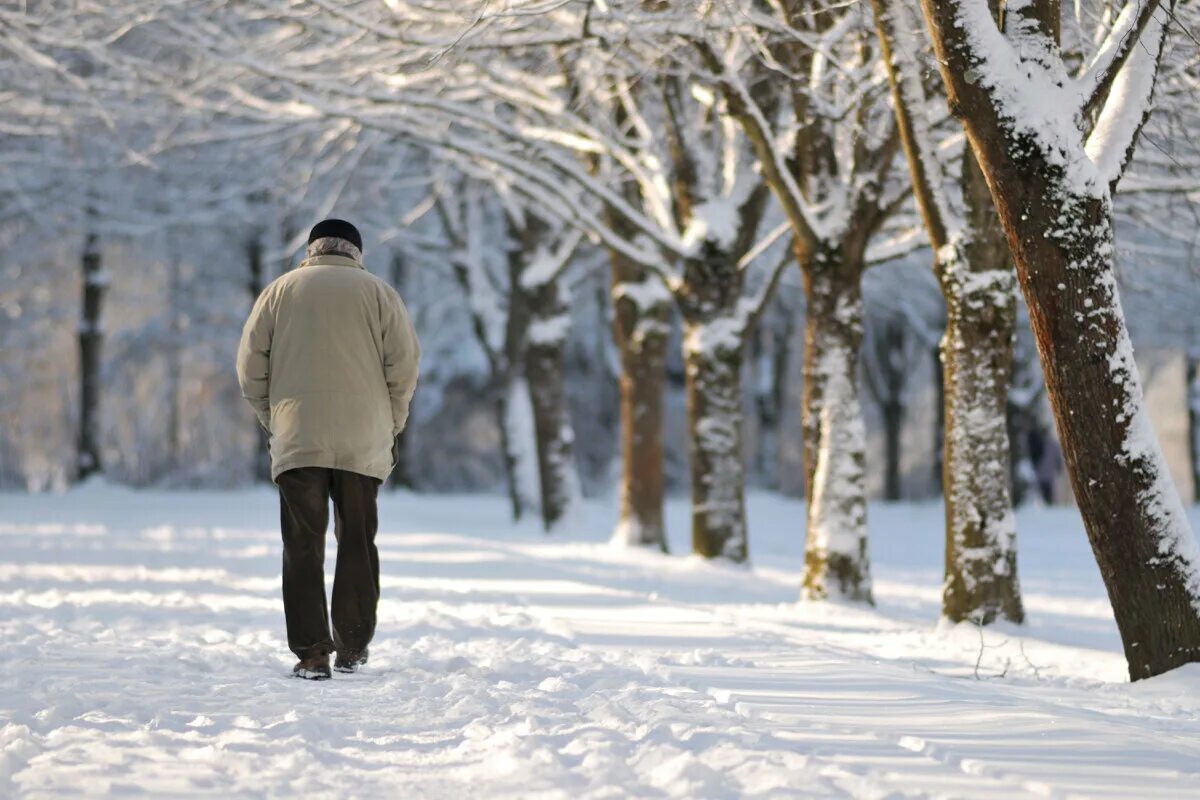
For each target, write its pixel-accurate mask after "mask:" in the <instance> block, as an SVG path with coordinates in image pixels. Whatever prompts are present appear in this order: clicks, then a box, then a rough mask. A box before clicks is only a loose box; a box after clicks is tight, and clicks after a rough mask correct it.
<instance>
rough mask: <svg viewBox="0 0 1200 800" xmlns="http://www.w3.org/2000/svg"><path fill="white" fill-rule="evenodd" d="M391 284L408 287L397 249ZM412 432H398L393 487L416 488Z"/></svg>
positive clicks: (401, 287) (398, 287)
mask: <svg viewBox="0 0 1200 800" xmlns="http://www.w3.org/2000/svg"><path fill="white" fill-rule="evenodd" d="M391 278H392V286H393V287H394V288H395V289H396V291H398V292H399V293H400V295H401V296H403V295H404V293H405V290H406V289H407V288H408V264H407V262H405V260H404V254H403V253H402V252H400V251H399V250H397V251H396V252H394V253H392V275H391ZM411 440H412V434H410V433H409V429H408V428H407V427H405V429H404V430H403V431H401V432H400V438H399V441H398V442H397V447H396V450H397V452H396V456H397V457H396V466H395V467H394V468H393V469H392V474H391V484H392V488H394V489H414V488H416V486H415V484H414V481H413V475H412V471H411V469H410V466H409V450H410V444H409V443H410V442H411Z"/></svg>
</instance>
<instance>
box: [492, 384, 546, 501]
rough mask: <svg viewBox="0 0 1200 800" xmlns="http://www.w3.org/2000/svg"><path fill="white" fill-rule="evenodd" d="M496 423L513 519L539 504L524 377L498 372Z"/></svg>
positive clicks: (531, 426) (533, 444)
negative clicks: (499, 374)
mask: <svg viewBox="0 0 1200 800" xmlns="http://www.w3.org/2000/svg"><path fill="white" fill-rule="evenodd" d="M495 394H496V400H495V403H496V425H497V427H498V429H499V431H500V449H501V452H502V453H503V455H504V484H505V487H506V488H507V489H508V499H509V503H510V507H511V508H512V518H513V521H516V520H519V519H521V517H522V516H524V515H525V513H526V512H527V511H530V510H532V509H534V508H537V505H538V480H539V478H538V465H537V448H536V445H535V436H536V434H535V432H534V422H533V404H532V403H531V402H530V396H529V385H528V384H527V383H526V382H525V378H524V377H510V376H501V377H500V379H499V380H498V381H497V382H496V388H495Z"/></svg>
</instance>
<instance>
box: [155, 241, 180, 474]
mask: <svg viewBox="0 0 1200 800" xmlns="http://www.w3.org/2000/svg"><path fill="white" fill-rule="evenodd" d="M168 269H169V270H170V275H169V276H168V279H167V294H168V299H167V306H168V314H169V315H170V319H169V320H168V325H169V328H170V341H169V342H168V343H167V404H168V409H167V465H168V469H169V470H171V471H175V470H178V469H179V467H180V466H181V465H182V464H183V442H182V435H183V420H182V416H183V413H182V412H183V307H182V306H183V297H182V291H183V287H182V285H181V284H182V279H183V276H182V275H181V274H180V273H181V271H182V270H183V264H182V263H180V260H179V256H178V255H177V254H175V253H171V263H170V265H169V267H168ZM159 477H161V476H159Z"/></svg>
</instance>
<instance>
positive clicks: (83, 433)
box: [75, 233, 108, 480]
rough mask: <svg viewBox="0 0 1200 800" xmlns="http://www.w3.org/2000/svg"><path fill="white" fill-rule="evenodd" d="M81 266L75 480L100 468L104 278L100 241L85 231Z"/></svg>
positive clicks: (100, 470)
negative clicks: (101, 322) (77, 428)
mask: <svg viewBox="0 0 1200 800" xmlns="http://www.w3.org/2000/svg"><path fill="white" fill-rule="evenodd" d="M80 263H81V266H82V269H83V305H82V308H81V311H80V320H79V439H78V443H77V450H76V462H75V463H76V476H77V478H78V479H79V480H83V479H85V478H87V477H88V476H89V475H93V474H95V473H98V472H102V471H103V464H102V462H101V460H100V445H99V430H98V424H99V417H100V367H101V346H102V345H103V342H104V331H103V329H102V328H101V327H100V312H101V309H102V307H103V303H104V292H105V290H106V289H107V288H108V278H107V276H106V275H105V274H104V272H103V270H102V269H101V263H100V243H99V240H98V238H97V236H96V234H94V233H89V234H88V236H87V241H86V242H85V244H84V248H83V257H82V259H81V262H80Z"/></svg>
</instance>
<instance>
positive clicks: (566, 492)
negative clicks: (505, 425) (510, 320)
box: [524, 281, 580, 533]
mask: <svg viewBox="0 0 1200 800" xmlns="http://www.w3.org/2000/svg"><path fill="white" fill-rule="evenodd" d="M524 291H526V292H527V294H528V298H527V301H528V308H529V310H530V317H531V323H530V326H529V331H528V337H529V343H528V346H527V349H526V353H525V378H526V381H527V382H528V384H529V398H530V401H531V403H532V405H533V425H534V435H535V438H536V446H537V466H538V484H539V487H540V490H541V492H540V493H541V510H542V526H543V528H544V529H545V530H546V532H548V533H549V532H552V531H554V530H555V529H556V528H557V527H558V526H559V525H560V524H561V523H562V522H563V521H564V520H565V519H567V518H569V515H570V512H571V511H572V510H573V508H574V507H575V506H576V504H577V503H578V502H579V499H580V495H579V476H578V473H577V472H576V469H575V457H574V452H573V449H572V443H573V442H574V439H575V434H574V430H573V429H572V427H571V418H570V412H569V410H568V407H567V390H566V384H565V382H564V380H563V349H564V348H565V346H566V336H567V330H568V326H569V324H570V317H569V314H568V311H567V304H566V299H565V297H564V292H563V291H562V289H561V287H560V286H559V284H558V282H557V281H550V282H548V283H544V284H542V285H540V286H537V287H525V288H524Z"/></svg>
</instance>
